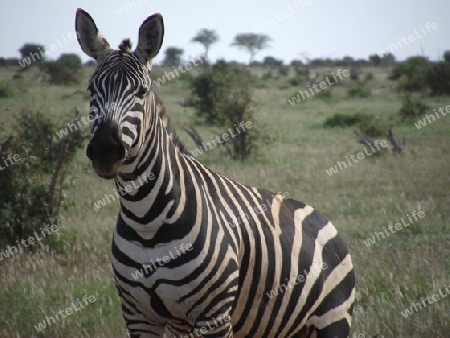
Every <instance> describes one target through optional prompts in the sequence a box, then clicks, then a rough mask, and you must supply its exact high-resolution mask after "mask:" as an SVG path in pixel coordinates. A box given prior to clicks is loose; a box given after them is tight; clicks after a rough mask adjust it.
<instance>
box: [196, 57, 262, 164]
mask: <svg viewBox="0 0 450 338" xmlns="http://www.w3.org/2000/svg"><path fill="white" fill-rule="evenodd" d="M202 69H203V72H202V73H201V74H199V75H198V76H197V77H195V78H194V79H193V81H192V100H191V102H192V105H193V106H194V108H195V110H196V114H197V116H198V117H199V118H200V119H201V120H202V121H203V122H204V123H206V124H214V125H217V126H220V127H225V128H233V129H234V128H235V125H239V123H240V122H241V121H244V122H245V121H253V112H254V109H253V106H254V104H253V99H252V92H251V85H252V81H253V80H252V76H251V74H250V73H249V72H248V71H247V70H245V69H244V68H241V67H236V66H232V65H228V64H227V63H226V62H225V61H218V62H217V63H216V64H215V65H213V66H210V65H204V66H203V68H202ZM259 137H260V133H259V132H258V130H257V128H255V127H252V128H251V129H245V130H244V131H242V132H241V133H240V134H238V135H237V136H236V137H233V138H231V139H230V141H229V142H226V143H225V147H226V148H227V150H228V152H229V155H230V156H231V157H232V158H234V159H240V160H243V159H245V158H247V157H248V156H249V155H250V153H251V152H252V151H253V150H255V149H256V147H257V140H258V139H259ZM227 143H228V144H227ZM229 143H231V146H230V145H229Z"/></svg>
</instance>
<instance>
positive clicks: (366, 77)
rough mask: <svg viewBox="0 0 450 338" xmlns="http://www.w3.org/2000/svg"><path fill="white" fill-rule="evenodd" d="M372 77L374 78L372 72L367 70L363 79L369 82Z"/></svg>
mask: <svg viewBox="0 0 450 338" xmlns="http://www.w3.org/2000/svg"><path fill="white" fill-rule="evenodd" d="M373 79H374V76H373V73H372V72H368V73H367V74H366V76H365V78H364V81H366V82H369V81H372V80H373Z"/></svg>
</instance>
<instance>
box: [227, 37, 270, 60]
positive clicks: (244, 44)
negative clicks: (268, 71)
mask: <svg viewBox="0 0 450 338" xmlns="http://www.w3.org/2000/svg"><path fill="white" fill-rule="evenodd" d="M270 41H272V39H271V38H270V37H269V36H267V35H265V34H256V33H241V34H238V35H236V36H235V37H234V41H233V43H232V44H231V46H237V47H238V48H240V49H245V50H246V51H247V52H248V53H249V54H250V59H249V64H251V63H252V61H253V58H254V57H255V55H256V53H257V52H259V51H260V50H262V49H265V48H267V47H269V42H270Z"/></svg>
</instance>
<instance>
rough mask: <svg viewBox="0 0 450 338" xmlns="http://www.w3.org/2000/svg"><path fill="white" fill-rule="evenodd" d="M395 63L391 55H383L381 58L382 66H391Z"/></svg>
mask: <svg viewBox="0 0 450 338" xmlns="http://www.w3.org/2000/svg"><path fill="white" fill-rule="evenodd" d="M395 63H396V61H395V56H394V54H392V53H387V54H384V56H383V57H382V58H381V65H382V66H392V65H395Z"/></svg>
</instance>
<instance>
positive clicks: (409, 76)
mask: <svg viewBox="0 0 450 338" xmlns="http://www.w3.org/2000/svg"><path fill="white" fill-rule="evenodd" d="M429 64H430V63H429V61H428V58H426V57H423V56H413V57H410V58H408V59H406V60H405V61H404V62H400V63H398V64H397V65H395V66H394V67H393V69H392V72H391V74H390V76H389V79H390V80H399V79H400V78H402V79H403V82H404V83H402V85H401V87H402V88H403V89H404V90H407V91H420V90H424V89H426V88H427V85H428V84H427V80H426V74H427V70H428V67H429Z"/></svg>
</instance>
